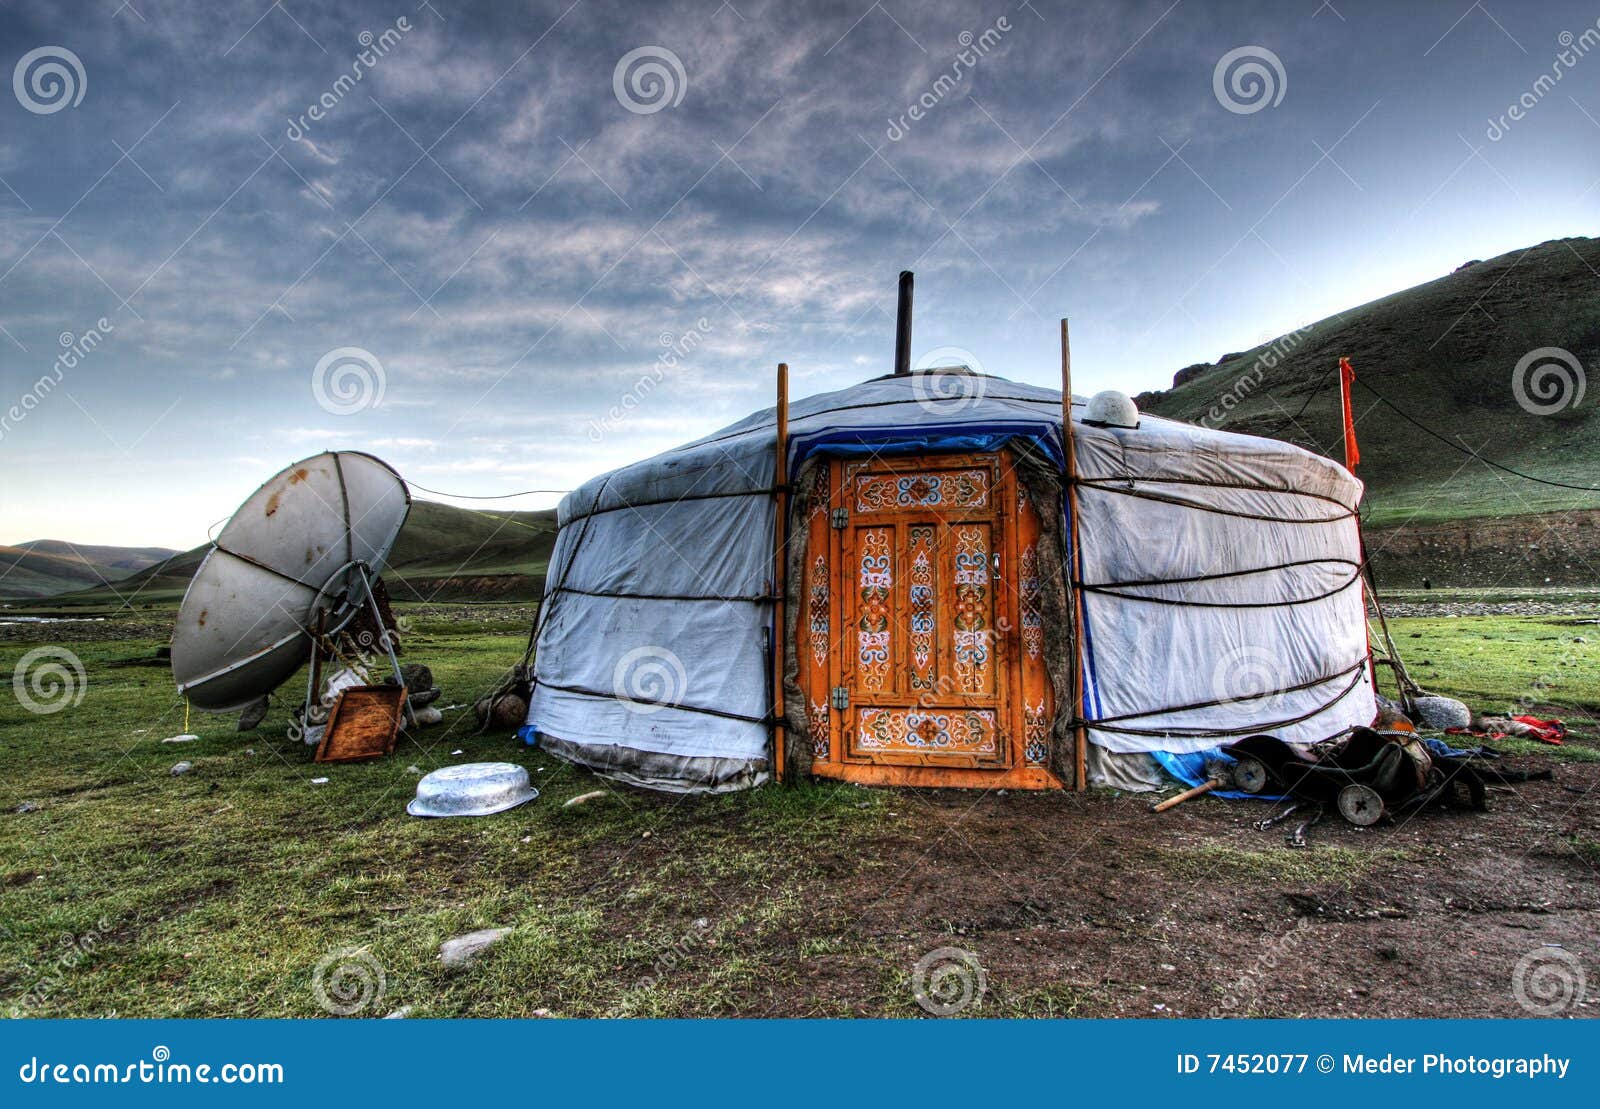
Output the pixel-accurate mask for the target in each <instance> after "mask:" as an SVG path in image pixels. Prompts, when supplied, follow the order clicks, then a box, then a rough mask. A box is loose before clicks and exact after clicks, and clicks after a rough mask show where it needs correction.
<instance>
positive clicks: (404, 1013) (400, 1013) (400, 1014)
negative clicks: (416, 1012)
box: [383, 1005, 411, 1020]
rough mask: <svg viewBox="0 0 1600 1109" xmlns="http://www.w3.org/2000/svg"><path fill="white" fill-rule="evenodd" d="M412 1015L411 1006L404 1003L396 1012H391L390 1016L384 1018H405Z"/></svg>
mask: <svg viewBox="0 0 1600 1109" xmlns="http://www.w3.org/2000/svg"><path fill="white" fill-rule="evenodd" d="M410 1015H411V1006H410V1005H402V1006H400V1008H398V1009H396V1010H395V1011H394V1012H392V1013H390V1014H389V1015H388V1016H386V1017H384V1018H383V1019H384V1020H405V1019H406V1018H407V1017H409V1016H410Z"/></svg>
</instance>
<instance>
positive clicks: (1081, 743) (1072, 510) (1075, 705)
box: [1061, 320, 1089, 790]
mask: <svg viewBox="0 0 1600 1109" xmlns="http://www.w3.org/2000/svg"><path fill="white" fill-rule="evenodd" d="M1072 440H1073V432H1072V342H1071V339H1070V338H1069V336H1068V332H1067V321H1066V320H1062V321H1061V450H1062V453H1063V454H1064V455H1065V458H1066V467H1065V470H1066V479H1067V489H1066V501H1067V526H1068V532H1067V534H1068V540H1067V543H1068V548H1069V550H1068V558H1067V562H1066V571H1067V605H1068V607H1069V608H1070V609H1071V611H1072V719H1073V720H1074V721H1082V720H1083V595H1082V593H1080V592H1079V591H1078V587H1077V581H1078V458H1077V455H1076V453H1075V452H1074V450H1073V445H1072ZM1073 735H1074V738H1073V747H1074V752H1073V756H1074V759H1075V760H1076V762H1075V766H1074V773H1073V779H1074V780H1073V788H1074V789H1079V790H1081V789H1086V788H1087V787H1088V758H1089V752H1088V743H1089V735H1088V732H1087V731H1085V729H1084V727H1083V724H1082V723H1076V724H1074V725H1073Z"/></svg>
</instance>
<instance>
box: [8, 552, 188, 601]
mask: <svg viewBox="0 0 1600 1109" xmlns="http://www.w3.org/2000/svg"><path fill="white" fill-rule="evenodd" d="M176 553H177V552H176V551H173V550H170V549H169V548H166V547H105V546H94V545H90V544H79V543H68V542H65V541H63V540H60V539H35V540H32V541H31V542H27V543H18V544H17V545H16V546H14V547H6V546H0V597H6V598H12V599H28V598H40V597H50V596H54V595H55V594H58V593H66V592H69V591H71V590H76V589H85V588H92V587H95V586H102V585H105V584H106V583H108V582H117V581H121V580H122V579H124V578H126V577H128V576H129V575H131V574H135V573H137V572H138V571H140V570H143V569H145V568H147V567H149V566H153V565H155V564H156V563H158V562H162V561H164V560H166V559H168V558H171V557H172V556H173V555H174V554H176Z"/></svg>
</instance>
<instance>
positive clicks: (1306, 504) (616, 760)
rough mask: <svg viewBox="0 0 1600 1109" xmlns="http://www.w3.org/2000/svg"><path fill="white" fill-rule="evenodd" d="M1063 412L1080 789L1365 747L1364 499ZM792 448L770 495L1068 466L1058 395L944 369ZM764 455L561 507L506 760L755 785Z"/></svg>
mask: <svg viewBox="0 0 1600 1109" xmlns="http://www.w3.org/2000/svg"><path fill="white" fill-rule="evenodd" d="M1073 403H1074V405H1075V411H1074V436H1073V441H1074V443H1075V454H1076V461H1077V471H1078V478H1079V486H1078V490H1077V503H1078V511H1079V514H1080V516H1079V521H1078V529H1077V530H1078V536H1079V542H1080V545H1081V550H1080V551H1078V552H1077V553H1078V560H1077V570H1076V578H1077V580H1078V582H1079V583H1080V584H1081V589H1082V602H1083V611H1084V621H1083V629H1082V632H1083V634H1082V636H1081V642H1082V648H1083V652H1084V674H1085V693H1084V701H1085V703H1084V719H1085V722H1086V726H1087V728H1088V736H1089V739H1090V741H1091V743H1092V744H1094V745H1095V746H1097V747H1098V748H1100V750H1099V751H1096V752H1092V753H1093V754H1094V755H1095V756H1096V757H1095V758H1092V759H1091V760H1090V765H1091V767H1094V766H1096V765H1100V766H1104V765H1107V763H1108V760H1107V758H1106V755H1107V753H1142V752H1159V751H1172V752H1193V751H1199V750H1205V749H1207V748H1211V747H1214V746H1217V745H1218V744H1220V743H1226V742H1228V741H1229V740H1231V739H1234V738H1238V737H1240V736H1243V735H1248V734H1253V733H1256V732H1268V733H1271V734H1273V735H1276V736H1278V737H1280V738H1282V739H1284V740H1286V741H1288V742H1291V743H1311V742H1315V741H1317V740H1321V739H1324V738H1327V737H1328V736H1331V735H1334V734H1336V733H1338V732H1340V731H1342V730H1343V729H1345V728H1347V727H1350V726H1352V725H1356V724H1366V723H1369V722H1370V721H1371V719H1372V717H1373V714H1374V703H1373V685H1372V675H1371V673H1370V669H1369V664H1368V658H1367V640H1366V618H1365V608H1364V603H1363V599H1362V590H1361V585H1360V582H1359V563H1360V559H1361V553H1360V539H1359V535H1358V526H1357V518H1356V509H1357V505H1358V503H1359V500H1360V497H1361V491H1362V486H1361V483H1360V482H1359V481H1358V480H1357V479H1356V478H1355V477H1354V476H1352V475H1351V474H1350V473H1349V472H1348V471H1347V470H1345V469H1344V468H1343V467H1341V466H1339V465H1338V464H1337V463H1334V462H1332V461H1330V460H1328V459H1326V458H1322V457H1320V456H1318V455H1315V454H1312V453H1310V452H1308V451H1305V450H1302V449H1300V448H1299V447H1296V446H1293V445H1291V444H1288V443H1283V442H1279V441H1277V440H1272V439H1262V438H1256V437H1253V436H1247V435H1237V434H1231V433H1228V432H1222V431H1214V430H1211V429H1208V428H1203V427H1196V426H1192V425H1189V424H1183V423H1178V422H1175V421H1172V420H1165V419H1161V418H1159V417H1153V416H1148V415H1147V416H1143V417H1142V418H1141V421H1140V424H1139V426H1138V427H1137V428H1133V429H1120V428H1103V427H1092V426H1087V425H1083V424H1081V423H1080V422H1079V420H1080V419H1081V417H1082V403H1083V402H1081V401H1079V400H1076V399H1075V400H1074V402H1073ZM789 430H790V440H789V442H790V449H789V473H788V475H786V477H788V478H789V479H793V478H794V477H795V476H796V475H797V474H798V473H799V471H800V468H801V467H802V466H803V465H804V464H805V463H806V461H807V460H809V459H812V458H814V457H816V456H819V455H821V456H843V455H849V456H859V455H861V454H863V453H867V452H875V453H881V454H936V453H940V452H951V451H983V450H998V449H1005V448H1008V447H1011V448H1022V447H1025V448H1026V449H1027V450H1029V451H1031V452H1032V453H1033V454H1034V455H1035V456H1041V455H1042V456H1043V457H1045V458H1048V459H1052V460H1054V465H1055V467H1056V468H1058V469H1059V467H1060V463H1061V458H1062V454H1061V441H1062V437H1061V395H1060V393H1059V392H1058V391H1056V390H1052V389H1043V388H1038V387H1036V386H1031V385H1022V384H1018V383H1016V382H1011V381H1006V380H1004V379H1001V378H996V377H983V376H976V375H971V374H968V373H966V371H961V370H956V371H941V370H933V371H927V372H925V373H916V374H912V375H909V376H899V377H896V376H889V377H883V378H879V379H877V380H874V381H869V382H866V383H864V384H861V385H856V386H852V387H851V388H848V389H843V390H840V391H838V392H834V393H827V394H823V395H820V396H814V397H810V398H807V399H805V400H802V401H798V402H796V403H795V404H794V405H793V406H792V408H791V412H790V423H789ZM774 436H775V428H774V415H773V412H772V410H770V409H768V410H766V411H762V412H758V413H756V414H754V415H752V416H750V417H748V418H746V419H744V420H742V421H740V422H739V423H736V424H734V425H732V426H731V427H728V428H726V429H724V430H722V431H719V432H717V433H715V434H713V435H709V436H707V437H706V438H704V439H701V440H698V441H697V442H694V443H690V444H687V445H685V446H682V447H679V448H677V449H675V450H671V451H667V452H666V453H664V454H661V455H658V456H656V457H654V458H651V459H647V460H645V461H643V462H639V463H635V464H634V465H631V466H627V467H624V468H622V469H620V470H615V471H613V472H611V473H609V474H605V475H602V476H600V477H597V478H594V479H593V480H591V481H589V482H587V483H586V484H585V485H584V486H583V487H582V488H580V489H578V490H576V491H575V492H573V493H571V494H569V495H568V496H567V497H566V498H565V499H564V500H563V501H562V503H561V507H560V511H559V523H560V529H561V530H560V534H559V536H558V537H557V540H556V546H555V551H554V554H553V556H552V558H551V564H550V572H549V578H548V584H547V586H546V596H545V602H544V605H543V608H542V610H541V613H540V617H539V626H538V635H537V655H536V660H535V688H534V693H533V696H532V699H531V702H530V705H529V709H528V721H527V722H528V727H527V728H525V729H524V736H525V738H527V739H528V740H529V741H530V742H537V743H539V744H540V745H541V746H544V747H546V748H548V749H550V750H552V751H553V752H555V753H556V754H558V755H560V756H562V757H565V758H568V759H571V760H573V761H575V762H578V763H581V764H583V765H586V766H590V767H592V768H594V769H596V770H598V771H600V772H602V773H607V774H610V775H612V776H614V777H617V778H620V779H622V780H625V781H630V782H634V783H636V784H642V785H649V786H653V787H656V788H662V789H670V790H681V791H699V790H725V789H739V788H746V787H749V786H753V785H757V784H760V783H761V782H763V781H765V780H766V778H767V777H768V775H769V772H770V764H769V759H770V753H771V729H770V727H769V717H770V715H771V686H770V678H769V675H770V673H771V656H770V653H769V652H770V644H771V641H772V635H773V629H772V627H771V624H772V613H773V607H772V604H771V603H770V594H771V591H772V580H773V525H774V518H775V500H774V497H773V495H772V487H773V484H774V457H773V456H774V441H775V439H774ZM1063 503H1064V502H1063ZM1062 530H1063V533H1065V534H1070V531H1069V530H1068V529H1065V528H1063V529H1062ZM1063 610H1064V611H1065V608H1063ZM1060 711H1061V712H1064V713H1070V707H1068V706H1062V707H1061V709H1060ZM1112 761H1114V760H1112ZM1145 761H1148V760H1145Z"/></svg>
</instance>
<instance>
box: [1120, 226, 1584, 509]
mask: <svg viewBox="0 0 1600 1109" xmlns="http://www.w3.org/2000/svg"><path fill="white" fill-rule="evenodd" d="M1544 347H1557V348H1561V349H1563V350H1565V351H1568V352H1570V353H1571V354H1572V355H1573V356H1575V357H1576V358H1577V359H1578V360H1579V362H1580V363H1581V364H1582V366H1584V367H1592V366H1595V365H1597V364H1600V240H1596V239H1583V238H1574V239H1557V240H1553V241H1551V242H1547V243H1541V244H1540V245H1538V246H1535V247H1529V248H1527V249H1525V250H1518V251H1513V252H1511V253H1510V254H1504V255H1501V256H1500V257H1498V258H1492V259H1489V260H1488V261H1481V262H1470V263H1468V264H1466V265H1465V266H1463V267H1461V268H1460V269H1458V270H1456V271H1455V272H1454V273H1451V274H1449V275H1447V276H1444V277H1441V278H1439V279H1438V280H1436V281H1430V282H1428V283H1427V284H1424V285H1418V286H1416V287H1415V288H1412V289H1407V290H1405V291H1404V292H1400V293H1395V294H1394V295H1392V296H1387V297H1384V298H1383V299H1381V300H1375V301H1373V302H1371V303H1370V304H1364V305H1362V306H1360V307H1359V308H1352V309H1350V310H1348V311H1346V312H1342V313H1340V314H1339V315H1337V316H1333V317H1330V318H1328V319H1325V320H1322V321H1320V322H1318V323H1315V324H1312V325H1311V326H1310V327H1308V328H1304V329H1302V330H1300V331H1297V332H1293V333H1291V334H1289V335H1286V336H1282V337H1280V338H1279V339H1276V340H1274V341H1273V342H1271V343H1267V344H1263V345H1262V346H1258V347H1255V348H1253V349H1251V350H1247V351H1242V352H1239V353H1237V354H1229V355H1226V356H1224V357H1223V358H1222V359H1221V360H1219V361H1218V362H1216V363H1201V364H1199V365H1195V366H1190V367H1188V368H1186V369H1183V370H1180V371H1179V372H1178V374H1177V376H1176V378H1175V379H1174V382H1173V387H1172V388H1171V389H1170V390H1167V391H1164V392H1159V393H1146V394H1143V395H1141V396H1140V397H1138V398H1136V399H1137V400H1138V401H1139V403H1140V407H1142V408H1145V409H1148V410H1149V411H1151V412H1154V413H1156V414H1158V415H1162V416H1171V417H1174V418H1176V419H1180V420H1188V421H1191V422H1196V423H1206V424H1209V425H1210V426H1213V427H1219V428H1224V429H1227V430H1230V431H1241V432H1246V433H1249V434H1253V435H1266V436H1271V437H1273V438H1278V439H1287V440H1289V441H1291V442H1294V443H1298V444H1300V445H1301V446H1303V447H1307V448H1309V449H1311V450H1314V451H1317V452H1319V453H1322V454H1327V455H1329V456H1330V457H1335V458H1341V459H1342V457H1343V456H1342V445H1341V442H1342V441H1341V438H1340V426H1341V425H1340V415H1339V390H1338V378H1337V374H1336V372H1335V371H1336V367H1337V365H1338V360H1339V357H1340V356H1341V355H1344V356H1348V357H1349V358H1350V361H1351V363H1352V365H1353V366H1354V368H1355V371H1356V375H1357V377H1358V378H1360V379H1362V380H1364V381H1366V382H1369V383H1370V384H1371V385H1372V386H1373V387H1374V388H1375V389H1376V390H1377V391H1378V392H1379V393H1381V394H1382V395H1383V396H1384V397H1386V398H1388V399H1389V400H1390V401H1392V402H1393V403H1394V405H1395V406H1397V407H1398V408H1400V409H1402V410H1404V411H1405V412H1406V413H1408V414H1409V415H1411V416H1413V417H1415V418H1416V419H1417V420H1419V421H1421V422H1422V423H1424V424H1426V425H1427V426H1428V427H1430V428H1432V429H1434V430H1436V431H1438V432H1440V433H1441V434H1443V435H1444V436H1445V437H1446V438H1448V439H1450V440H1452V441H1453V442H1454V443H1455V444H1456V445H1457V446H1458V447H1459V448H1462V449H1464V450H1469V451H1472V452H1476V453H1477V454H1479V455H1480V456H1481V458H1487V459H1492V460H1494V461H1495V462H1499V463H1501V464H1503V465H1506V466H1509V467H1511V468H1512V469H1516V470H1521V471H1523V472H1525V473H1529V474H1532V475H1534V476H1536V477H1540V478H1545V479H1548V480H1553V481H1562V482H1567V483H1569V484H1576V485H1589V486H1600V419H1597V418H1595V411H1596V409H1597V408H1600V383H1597V387H1596V390H1595V395H1593V396H1589V397H1586V398H1584V399H1582V400H1580V401H1579V403H1576V404H1570V405H1569V406H1567V407H1565V408H1564V409H1563V410H1561V411H1559V412H1556V413H1553V414H1551V415H1537V414H1535V413H1533V412H1530V411H1528V410H1526V409H1525V408H1524V407H1523V406H1522V405H1520V404H1519V403H1518V400H1517V396H1516V393H1515V392H1514V390H1513V385H1512V378H1513V373H1514V371H1515V370H1516V368H1517V365H1518V362H1519V360H1521V359H1522V358H1523V357H1524V356H1525V355H1527V354H1529V352H1531V351H1534V350H1536V349H1539V348H1544ZM1531 391H1532V392H1533V393H1534V396H1535V398H1537V396H1538V395H1539V394H1538V393H1537V384H1536V383H1535V384H1534V386H1533V387H1532V389H1531ZM1568 395H1569V396H1571V395H1574V394H1573V393H1571V392H1569V394H1568ZM1355 411H1356V414H1357V425H1356V428H1357V434H1358V437H1359V440H1360V444H1361V464H1360V466H1359V467H1358V468H1357V473H1358V474H1359V476H1360V477H1361V478H1362V479H1363V480H1364V481H1365V482H1366V483H1367V503H1366V519H1367V521H1368V523H1369V524H1371V525H1375V526H1383V525H1397V524H1400V523H1402V522H1407V523H1410V524H1411V525H1413V526H1414V525H1418V524H1432V523H1439V522H1443V521H1458V520H1463V519H1471V518H1477V517H1505V516H1507V515H1524V514H1533V513H1550V512H1556V511H1564V510H1571V509H1582V508H1600V494H1597V493H1584V492H1576V491H1573V490H1567V489H1559V488H1554V487H1551V486H1548V485H1541V484H1537V483H1535V482H1531V481H1525V480H1521V479H1518V478H1516V477H1513V476H1511V475H1509V474H1506V473H1504V472H1503V471H1499V470H1496V469H1495V468H1493V467H1491V466H1489V465H1487V464H1485V463H1484V462H1483V461H1482V460H1481V458H1480V459H1473V458H1471V457H1469V456H1468V455H1466V454H1463V453H1461V450H1458V449H1452V447H1450V446H1447V445H1446V444H1444V443H1441V442H1439V441H1438V440H1436V439H1434V438H1431V437H1430V436H1429V435H1427V433H1425V432H1424V431H1422V430H1420V429H1418V428H1417V427H1415V426H1414V425H1412V424H1411V423H1408V422H1407V421H1406V420H1405V419H1404V418H1403V417H1402V416H1400V415H1398V414H1397V413H1396V412H1395V411H1393V410H1392V409H1391V408H1389V407H1387V406H1385V405H1384V404H1382V403H1381V402H1379V401H1378V400H1377V399H1376V398H1375V397H1374V396H1373V395H1372V394H1371V393H1369V392H1367V391H1366V390H1364V389H1363V388H1361V387H1360V386H1357V388H1356V390H1355Z"/></svg>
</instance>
